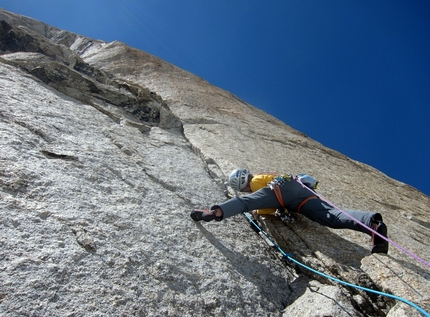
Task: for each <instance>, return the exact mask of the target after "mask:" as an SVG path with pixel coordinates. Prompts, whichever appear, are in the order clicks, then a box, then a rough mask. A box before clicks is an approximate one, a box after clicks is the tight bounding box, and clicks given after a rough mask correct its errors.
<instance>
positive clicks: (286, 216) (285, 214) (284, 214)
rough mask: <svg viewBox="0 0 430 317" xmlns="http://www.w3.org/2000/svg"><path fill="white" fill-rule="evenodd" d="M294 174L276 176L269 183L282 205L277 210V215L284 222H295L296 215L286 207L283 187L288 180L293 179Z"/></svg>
mask: <svg viewBox="0 0 430 317" xmlns="http://www.w3.org/2000/svg"><path fill="white" fill-rule="evenodd" d="M291 178H292V176H291V175H288V174H285V175H281V176H277V177H275V178H274V179H273V180H272V181H271V182H270V183H269V184H268V185H269V187H270V189H271V190H273V192H274V193H275V196H276V199H277V200H278V202H279V204H280V205H281V206H282V207H281V208H278V209H277V210H276V212H275V215H276V216H277V217H278V218H279V219H281V221H282V222H283V223H289V222H290V223H291V222H294V217H293V215H292V213H291V212H290V211H289V210H288V209H287V208H285V204H284V199H283V198H282V192H281V187H282V185H284V184H285V183H286V182H289V181H291Z"/></svg>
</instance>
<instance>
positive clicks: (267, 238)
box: [243, 212, 430, 317]
mask: <svg viewBox="0 0 430 317" xmlns="http://www.w3.org/2000/svg"><path fill="white" fill-rule="evenodd" d="M243 215H244V216H245V217H246V218H247V219H248V221H249V222H250V223H251V226H253V229H254V230H255V231H256V232H257V233H258V234H259V235H260V236H261V237H262V238H263V239H264V240H265V241H266V243H268V245H269V246H270V247H272V248H274V249H276V250H277V251H278V252H279V253H280V254H281V255H282V259H284V260H288V261H291V262H293V263H295V264H297V265H299V266H301V267H303V268H305V269H307V270H309V271H311V272H313V273H315V274H318V275H320V276H323V277H325V278H328V279H330V280H332V281H334V282H336V283H340V284H343V285H347V286H349V287H353V288H356V289H360V290H362V291H365V292H369V293H374V294H378V295H382V296H386V297H389V298H393V299H395V300H399V301H401V302H403V303H405V304H407V305H409V306H411V307H412V308H415V309H416V310H418V311H419V312H420V313H421V314H423V315H424V316H425V317H430V313H428V312H426V311H425V310H424V309H423V308H421V307H420V306H418V305H417V304H415V303H412V302H411V301H408V300H407V299H405V298H403V297H399V296H395V295H392V294H388V293H384V292H379V291H376V290H373V289H370V288H366V287H362V286H359V285H355V284H351V283H348V282H345V281H342V280H340V279H338V278H335V277H333V276H330V275H327V274H325V273H322V272H320V271H317V270H315V269H313V268H311V267H309V266H307V265H305V264H303V263H301V262H300V261H297V260H296V259H294V258H293V254H292V253H286V252H285V251H284V250H282V248H281V247H280V246H279V245H278V244H277V243H276V242H274V241H273V240H272V239H271V238H270V236H269V235H268V234H267V233H266V232H265V231H263V229H261V227H260V226H259V225H258V224H257V223H256V222H255V221H254V220H253V219H252V218H251V217H250V216H249V215H248V214H247V213H246V212H243Z"/></svg>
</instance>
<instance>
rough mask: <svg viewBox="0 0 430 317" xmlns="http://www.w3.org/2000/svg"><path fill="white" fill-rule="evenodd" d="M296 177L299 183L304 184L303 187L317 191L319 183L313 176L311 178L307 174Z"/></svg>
mask: <svg viewBox="0 0 430 317" xmlns="http://www.w3.org/2000/svg"><path fill="white" fill-rule="evenodd" d="M296 177H297V179H298V180H299V181H301V182H302V184H303V185H305V186H307V187H309V188H311V189H317V187H318V181H317V180H316V179H315V178H313V177H312V176H309V175H307V174H298V175H297V176H296Z"/></svg>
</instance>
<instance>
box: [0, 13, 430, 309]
mask: <svg viewBox="0 0 430 317" xmlns="http://www.w3.org/2000/svg"><path fill="white" fill-rule="evenodd" d="M2 20H4V22H2V23H1V28H0V39H1V45H0V50H1V53H2V55H1V56H0V96H1V100H2V104H1V107H0V131H1V138H0V148H1V151H0V197H1V201H0V213H1V221H0V226H1V230H0V246H1V251H0V259H1V261H0V281H1V285H0V314H2V315H9V316H18V315H44V316H48V315H49V316H64V315H66V316H67V315H69V316H72V315H122V314H124V315H141V316H161V315H166V316H169V315H170V316H204V315H218V316H219V315H232V316H249V315H258V316H281V315H282V314H284V315H285V316H290V315H308V316H350V315H356V316H381V315H385V314H387V316H392V317H393V316H418V315H419V313H418V312H417V311H416V310H415V309H413V308H411V307H409V306H408V305H406V304H403V303H401V302H399V301H395V300H392V299H388V298H386V297H381V296H376V295H368V294H366V293H364V292H362V291H356V290H353V289H351V288H349V287H345V286H342V285H339V284H337V283H334V282H331V281H329V280H327V279H325V278H322V277H318V276H316V275H315V274H313V273H310V272H309V271H306V270H305V269H303V268H300V269H298V268H297V267H295V266H293V265H291V264H287V265H285V264H284V263H282V262H281V261H279V259H278V258H277V257H276V256H275V255H274V253H273V251H271V250H269V249H268V247H267V246H266V245H265V244H264V242H263V241H262V240H261V239H260V238H259V237H258V236H257V235H256V234H254V233H253V231H252V230H251V229H250V228H249V225H248V223H247V221H246V220H245V219H244V218H243V217H242V216H237V217H233V218H231V219H228V220H226V221H224V222H222V223H203V224H196V223H194V222H192V221H191V220H190V218H189V216H188V214H189V211H190V209H192V208H196V207H197V208H203V207H208V206H210V205H212V204H214V203H216V202H219V201H222V200H224V199H225V196H224V194H223V190H224V187H223V180H224V179H225V177H226V175H228V173H229V172H230V171H231V170H232V169H233V168H235V167H237V166H242V167H247V168H250V169H251V170H252V171H254V172H260V171H281V172H288V173H292V174H296V173H300V172H306V173H309V174H311V175H313V176H314V177H315V178H317V179H318V180H319V181H320V189H319V192H320V193H321V194H322V195H324V196H325V197H326V198H327V199H329V200H330V201H333V202H334V203H335V204H336V205H337V206H339V207H341V208H348V209H363V210H372V211H378V212H380V213H381V214H382V215H383V217H384V220H385V222H386V223H387V225H388V228H389V237H390V239H392V240H394V241H395V242H397V243H399V244H400V245H401V246H403V247H404V248H406V249H408V250H410V251H412V252H414V253H416V254H418V255H419V256H421V257H422V258H424V259H427V261H428V260H429V259H430V251H429V250H430V249H429V244H430V239H429V238H430V214H429V211H430V201H429V197H428V196H426V195H424V194H422V193H421V192H419V191H417V190H415V189H414V188H412V187H410V186H408V185H406V184H403V183H400V182H398V181H396V180H393V179H390V178H389V177H387V176H386V175H384V174H383V173H381V172H379V171H377V170H376V169H374V168H372V167H370V166H368V165H365V164H362V163H360V162H357V161H354V160H351V159H349V158H348V157H346V156H344V155H342V154H341V153H338V152H336V151H333V150H331V149H328V148H326V147H324V146H323V145H322V144H320V143H318V142H315V141H314V140H311V139H310V138H308V137H306V136H305V135H303V134H302V133H300V132H298V131H295V130H293V129H292V128H290V127H289V126H287V125H286V124H284V123H283V122H281V121H279V120H277V119H276V118H273V117H272V116H270V115H268V114H266V113H264V112H262V111H261V110H258V109H256V108H254V107H252V106H251V105H248V104H246V103H244V102H243V101H241V100H239V99H238V98H237V97H235V96H234V95H232V94H230V93H229V92H226V91H224V90H221V89H219V88H217V87H214V86H212V85H210V84H209V83H207V82H206V81H205V80H203V79H201V78H199V77H197V76H195V75H193V74H190V73H188V72H186V71H184V70H181V69H179V68H177V67H175V66H173V65H171V64H168V63H166V62H164V61H162V60H160V59H158V58H157V57H155V56H152V55H150V54H147V53H145V52H142V51H139V50H136V49H133V48H130V47H128V46H126V45H124V44H122V43H119V42H112V43H105V42H102V41H96V40H93V39H89V38H85V37H83V36H80V35H76V34H73V33H69V32H67V31H63V30H58V29H56V28H53V27H50V26H48V25H45V24H43V23H41V22H38V21H35V20H32V19H29V18H25V17H21V16H17V15H14V14H12V13H9V12H6V11H2V10H0V21H2ZM333 125H334V126H335V122H334V123H333ZM339 133H341V131H340V132H339ZM263 226H264V228H265V230H266V231H267V232H268V233H269V234H270V236H271V237H273V238H274V239H275V240H276V241H277V243H279V245H280V246H281V247H282V248H283V249H285V251H287V252H292V253H293V254H294V257H295V258H296V259H298V260H300V261H302V262H304V263H305V264H307V265H310V266H311V267H313V268H314V269H317V270H320V271H322V272H324V273H327V274H329V275H333V276H335V277H337V278H340V279H343V280H346V281H348V282H351V283H357V284H360V285H362V286H365V287H373V288H376V289H378V290H381V291H384V292H390V293H392V294H394V295H397V296H401V297H405V298H406V299H408V300H410V301H412V302H414V303H416V304H418V305H420V306H421V307H423V308H425V309H426V310H427V311H429V310H430V297H429V295H428V290H429V289H430V281H429V280H430V273H429V268H428V267H427V266H425V265H424V264H422V263H420V262H419V261H416V260H415V259H413V258H412V257H410V256H408V255H406V254H405V253H404V252H402V251H400V250H398V249H397V248H395V247H394V246H391V249H390V252H389V254H388V255H387V256H383V255H370V251H369V247H370V241H369V237H368V236H365V235H363V234H361V233H356V232H351V231H348V230H332V229H328V228H325V227H322V226H319V225H316V224H314V223H312V222H310V221H309V220H307V219H305V218H302V217H298V219H297V221H296V222H294V223H293V224H290V225H288V226H286V225H284V224H282V223H280V222H279V221H278V220H277V219H276V218H274V217H272V216H267V217H265V218H264V219H263Z"/></svg>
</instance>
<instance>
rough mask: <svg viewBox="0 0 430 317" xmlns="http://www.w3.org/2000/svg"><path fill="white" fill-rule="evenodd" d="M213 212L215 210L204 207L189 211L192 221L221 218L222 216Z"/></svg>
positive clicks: (207, 220)
mask: <svg viewBox="0 0 430 317" xmlns="http://www.w3.org/2000/svg"><path fill="white" fill-rule="evenodd" d="M215 213H216V210H206V209H204V210H198V209H195V210H193V211H192V212H191V214H190V216H191V218H192V219H193V220H194V221H200V220H203V221H206V222H209V221H212V220H214V219H215V220H217V221H220V220H221V219H222V217H217V216H215Z"/></svg>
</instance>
